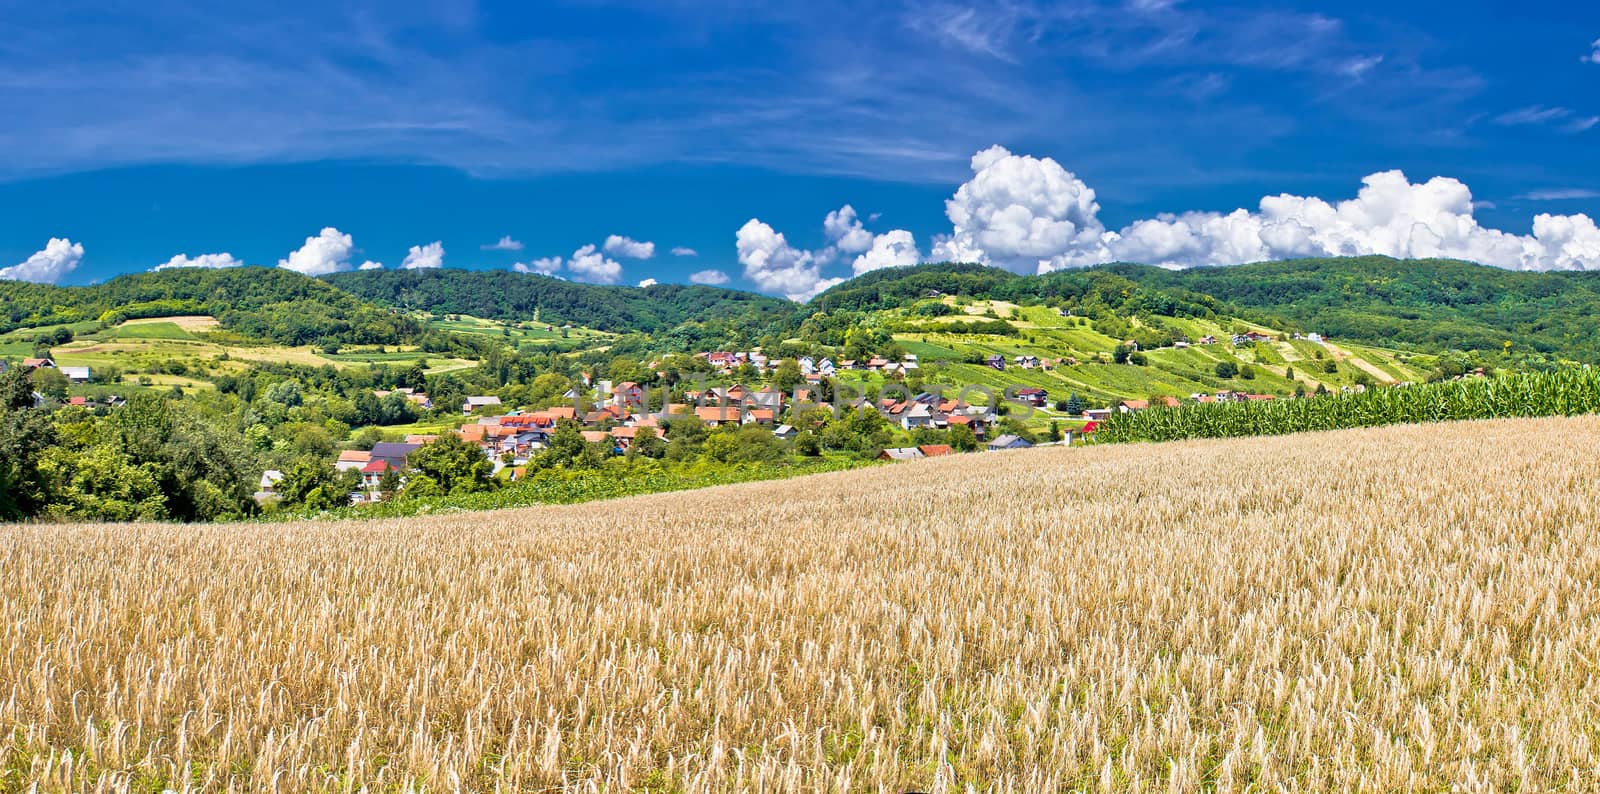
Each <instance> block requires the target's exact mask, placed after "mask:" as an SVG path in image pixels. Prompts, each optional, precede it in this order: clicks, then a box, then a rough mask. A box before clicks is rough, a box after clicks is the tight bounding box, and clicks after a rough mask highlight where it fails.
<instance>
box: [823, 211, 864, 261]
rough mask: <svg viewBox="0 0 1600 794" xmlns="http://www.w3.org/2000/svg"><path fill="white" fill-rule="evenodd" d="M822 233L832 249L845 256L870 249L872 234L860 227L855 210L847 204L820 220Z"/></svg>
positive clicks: (859, 220)
mask: <svg viewBox="0 0 1600 794" xmlns="http://www.w3.org/2000/svg"><path fill="white" fill-rule="evenodd" d="M822 231H823V233H825V234H826V235H827V236H828V240H829V241H830V242H832V243H833V247H834V248H837V249H839V250H840V251H842V252H844V253H847V254H859V253H861V252H862V251H865V250H867V249H868V248H871V247H872V232H869V231H867V230H866V229H865V228H863V227H862V225H861V219H860V218H858V217H856V210H855V208H854V207H852V206H850V205H849V204H846V205H844V206H843V207H840V208H839V209H836V210H834V211H833V212H830V213H828V216H827V217H826V218H823V219H822Z"/></svg>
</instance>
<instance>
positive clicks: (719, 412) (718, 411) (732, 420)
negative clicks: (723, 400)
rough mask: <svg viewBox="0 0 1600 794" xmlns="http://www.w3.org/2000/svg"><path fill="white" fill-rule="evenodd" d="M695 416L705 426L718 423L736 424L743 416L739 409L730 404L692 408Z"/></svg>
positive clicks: (713, 425)
mask: <svg viewBox="0 0 1600 794" xmlns="http://www.w3.org/2000/svg"><path fill="white" fill-rule="evenodd" d="M694 415H695V418H697V419H699V420H700V421H702V422H704V423H705V425H706V427H717V426H719V425H736V424H738V423H739V421H740V420H741V419H742V418H743V416H742V415H741V414H740V412H739V409H738V408H735V407H733V406H731V405H707V406H703V407H700V408H696V409H694Z"/></svg>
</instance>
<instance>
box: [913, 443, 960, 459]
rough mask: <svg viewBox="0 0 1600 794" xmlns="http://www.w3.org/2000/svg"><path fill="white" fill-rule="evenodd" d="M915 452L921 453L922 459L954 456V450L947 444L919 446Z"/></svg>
mask: <svg viewBox="0 0 1600 794" xmlns="http://www.w3.org/2000/svg"><path fill="white" fill-rule="evenodd" d="M917 451H918V452H921V453H922V457H924V458H938V457H943V456H945V455H953V454H955V449H954V448H953V447H951V446H950V445H949V444H919V445H918V446H917Z"/></svg>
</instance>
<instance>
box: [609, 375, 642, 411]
mask: <svg viewBox="0 0 1600 794" xmlns="http://www.w3.org/2000/svg"><path fill="white" fill-rule="evenodd" d="M611 399H612V404H614V405H624V406H633V407H637V406H641V405H644V387H642V386H640V385H639V384H637V383H634V382H633V381H631V380H630V381H624V382H622V383H619V384H617V387H616V388H615V389H612V390H611Z"/></svg>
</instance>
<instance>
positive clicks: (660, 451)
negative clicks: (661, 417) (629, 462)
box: [628, 428, 667, 460]
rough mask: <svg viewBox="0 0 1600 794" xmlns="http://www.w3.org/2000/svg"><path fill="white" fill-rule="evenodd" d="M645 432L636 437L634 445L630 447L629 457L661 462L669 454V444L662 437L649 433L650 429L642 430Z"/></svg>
mask: <svg viewBox="0 0 1600 794" xmlns="http://www.w3.org/2000/svg"><path fill="white" fill-rule="evenodd" d="M640 429H642V430H644V431H645V432H643V433H639V434H638V435H636V436H634V439H633V443H632V444H630V445H629V446H628V457H630V458H651V459H654V460H660V459H661V458H663V457H665V456H666V454H667V442H666V441H663V440H662V439H661V437H660V436H658V435H656V434H655V433H652V432H649V428H640Z"/></svg>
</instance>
